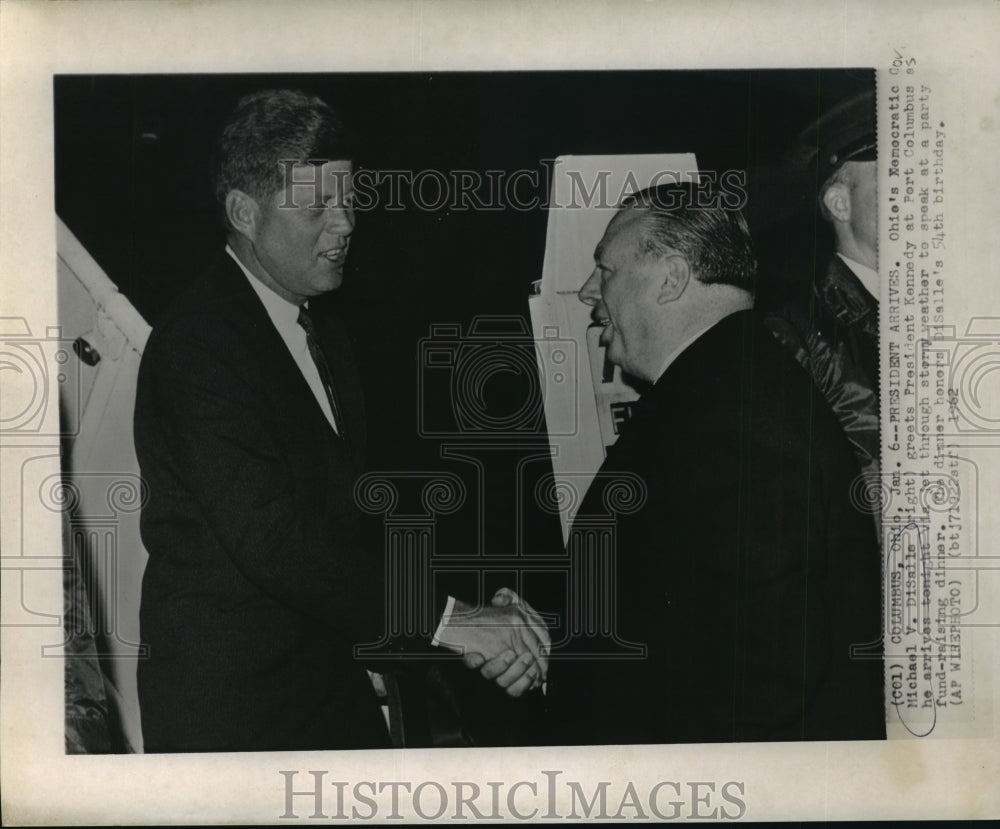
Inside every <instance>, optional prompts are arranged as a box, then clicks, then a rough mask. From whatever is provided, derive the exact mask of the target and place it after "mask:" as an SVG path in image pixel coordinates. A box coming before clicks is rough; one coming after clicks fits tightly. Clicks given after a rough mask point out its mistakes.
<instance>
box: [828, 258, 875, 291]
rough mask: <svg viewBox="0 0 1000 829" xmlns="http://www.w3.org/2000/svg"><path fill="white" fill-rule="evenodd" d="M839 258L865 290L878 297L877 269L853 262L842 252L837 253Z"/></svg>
mask: <svg viewBox="0 0 1000 829" xmlns="http://www.w3.org/2000/svg"><path fill="white" fill-rule="evenodd" d="M837 256H839V257H840V258H841V259H843V260H844V264H845V265H847V267H849V268H850V269H851V270H852V271H853V272H854V275H855V276H856V277H857V278H858V281H859V282H861V284H862V285H864V286H865V290H866V291H868V293H870V294H871V295H872V296H873V297H874V298H875V299H878V295H879V279H878V271H875V270H872V269H871V268H869V267H868V266H867V265H862V264H861V263H860V262H855V261H854V260H853V259H851V258H850V257H847V256H844V254H842V253H838V254H837Z"/></svg>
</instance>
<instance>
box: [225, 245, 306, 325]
mask: <svg viewBox="0 0 1000 829" xmlns="http://www.w3.org/2000/svg"><path fill="white" fill-rule="evenodd" d="M226 253H228V254H229V255H230V256H231V257H232V258H233V261H234V262H235V263H236V264H237V265H239V266H240V270H241V271H243V275H244V276H246V278H247V280H248V281H249V282H250V287H251V288H253V289H254V291H255V292H256V294H257V296H259V297H260V301H261V302H263V303H264V309H265V310H266V311H267V315H268V316H269V317H270V318H271V322H273V323H274V325H275V327H276V328H277V329H278V330H279V331H282V330H288V329H289V328H290V327H291V326H294V325H298V321H299V306H298V305H295V304H294V303H292V302H289V301H288V300H287V299H285V298H284V297H280V296H278V295H277V294H276V293H275V292H274V291H272V290H271V289H270V288H268V287H267V285H265V284H264V283H263V282H261V281H260V280H259V279H258V278H257V277H256V276H254V275H253V274H252V273H251V272H250V271H249V270H248V269H247V266H246V265H244V264H243V263H242V262H241V261H240V258H239V257H238V256H237V255H236V251H234V250H233V249H232V248H231V247H230V246H229V245H226Z"/></svg>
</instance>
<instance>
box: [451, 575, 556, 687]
mask: <svg viewBox="0 0 1000 829" xmlns="http://www.w3.org/2000/svg"><path fill="white" fill-rule="evenodd" d="M437 641H438V643H439V644H440V645H442V646H443V647H446V648H448V649H449V650H451V651H454V652H456V653H460V654H462V661H463V662H464V663H465V665H466V667H468V668H470V669H472V670H476V669H478V670H479V672H480V673H481V674H482V675H483V676H484V677H485V678H486V679H489V680H492V681H494V682H496V684H497V685H499V686H500V687H501V688H503V689H504V690H505V691H506V692H507V693H508V694H509V695H510V696H512V697H519V696H521V695H522V694H523V693H525V692H526V691H530V690H532V689H534V688H539V687H542V686H543V685H544V683H545V679H546V676H547V674H548V669H549V648H550V647H551V645H552V642H551V640H550V639H549V632H548V630H547V629H546V627H545V622H543V621H542V617H541V616H539V615H538V612H537V611H536V610H535V609H534V608H532V607H531V606H530V605H529V604H528V603H527V602H525V601H523V600H521V599H519V598H518V596H517V594H516V593H515V592H514V591H513V590H510V589H509V588H507V587H501V588H500V589H499V590H498V591H497V592H496V593H495V594H494V596H493V598H492V600H491V601H490V604H488V605H484V606H482V607H473V606H472V605H468V604H466V603H465V602H461V601H458V600H456V601H455V604H454V607H453V608H452V612H451V616H450V618H449V619H448V620H447V621H446V622H444V624H443V625H442V626H441V629H440V630H439V631H438V634H437Z"/></svg>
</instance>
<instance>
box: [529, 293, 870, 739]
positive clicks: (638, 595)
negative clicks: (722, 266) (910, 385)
mask: <svg viewBox="0 0 1000 829" xmlns="http://www.w3.org/2000/svg"><path fill="white" fill-rule="evenodd" d="M602 471H603V472H604V473H605V476H610V477H613V476H614V473H615V472H621V471H625V472H631V473H637V474H638V475H639V476H640V477H641V478H642V480H643V482H644V483H645V487H646V490H647V492H646V501H645V504H644V506H643V507H642V508H640V509H638V510H637V511H636V512H634V513H632V514H624V515H618V516H617V526H616V544H615V546H614V547H613V548H612V551H611V555H612V556H613V558H614V565H615V566H616V567H617V576H618V589H617V596H616V605H615V607H616V608H617V610H616V614H617V618H616V633H617V635H618V636H619V637H621V638H623V639H625V640H629V641H631V642H637V643H643V644H645V646H646V648H647V656H646V658H645V659H641V660H634V661H625V662H609V661H605V660H601V659H596V660H595V659H591V660H570V661H561V660H560V659H558V658H556V659H555V660H554V661H553V663H552V667H551V669H550V674H549V677H550V680H551V682H550V685H551V707H552V710H553V715H554V717H556V718H557V720H558V721H559V723H560V726H561V735H560V737H558V738H557V739H559V740H560V741H563V742H568V743H670V742H713V741H719V742H722V741H738V740H749V741H757V740H802V739H813V740H815V739H873V738H881V737H884V735H885V726H884V719H885V718H884V705H883V688H882V677H883V670H882V664H881V661H880V660H867V661H858V660H852V659H851V658H850V656H849V648H850V646H851V645H852V644H864V643H871V642H873V641H876V640H878V638H879V635H880V584H881V580H880V559H879V552H878V550H877V549H876V544H875V540H874V536H873V533H872V531H871V519H870V517H868V516H866V515H863V514H861V513H859V512H858V511H856V510H855V509H854V508H853V507H852V505H851V503H850V499H849V489H850V485H851V481H852V479H853V478H854V476H855V475H856V472H857V468H856V465H855V462H854V460H853V457H852V455H851V452H850V449H849V448H848V445H847V443H846V441H845V439H844V436H843V434H842V433H841V430H840V428H839V427H838V425H837V422H836V420H835V418H834V417H833V415H832V413H831V412H830V411H829V409H828V407H827V406H826V404H825V402H824V401H823V399H822V397H821V396H820V395H819V393H818V392H817V391H816V389H815V388H814V387H813V384H812V382H811V381H810V379H809V377H808V376H807V375H806V374H805V373H804V372H803V370H802V369H801V368H800V367H799V366H798V365H797V364H796V363H795V362H794V360H793V359H792V358H791V357H790V356H789V355H787V354H786V353H785V352H784V351H783V349H782V348H781V346H780V345H779V344H778V343H777V342H776V341H775V340H774V338H773V337H772V336H771V335H770V334H769V333H768V332H767V331H766V330H765V329H764V328H763V327H762V326H761V325H759V324H758V322H757V320H756V317H755V314H754V313H753V312H741V313H737V314H733V315H731V316H729V317H727V318H725V319H724V320H722V321H721V322H719V323H718V324H717V325H716V326H714V327H713V328H712V329H710V330H709V331H708V332H707V333H705V334H704V335H703V336H701V337H700V338H699V339H698V340H697V341H695V342H694V343H693V344H692V345H691V346H690V347H688V348H687V349H686V350H685V351H684V352H682V353H681V355H680V356H679V357H678V358H677V360H676V361H675V362H674V363H673V364H672V365H671V366H670V367H669V368H668V369H667V371H666V372H665V374H664V375H663V377H661V379H660V380H659V382H658V383H656V384H655V386H653V387H652V388H651V389H650V390H649V391H647V392H646V393H645V394H644V395H643V397H642V399H641V401H640V402H639V403H638V404H637V406H636V408H635V409H634V412H633V416H632V419H631V420H630V421H629V422H628V423H627V425H626V426H625V427H624V428H623V429H622V433H621V436H620V439H619V441H618V443H617V444H616V445H615V446H614V447H612V448H611V450H610V451H609V453H608V457H607V459H606V462H605V464H604V466H603V468H602ZM605 476H602V478H604V477H605ZM601 489H602V487H601V486H600V485H597V486H592V487H591V489H590V490H589V491H588V493H587V495H586V497H585V499H584V502H583V504H582V505H581V509H580V517H578V519H577V525H576V526H575V527H574V532H576V530H577V527H578V526H579V525H580V524H581V523H582V520H581V519H582V518H586V517H588V516H589V517H591V518H594V517H595V516H597V517H600V516H601V515H602V514H604V513H605V512H606V508H605V506H604V504H603V502H602V492H601ZM570 543H571V544H572V543H574V542H573V538H572V537H571V541H570ZM571 644H573V645H575V649H576V650H577V651H582V650H583V648H584V647H585V645H586V640H582V639H577V640H576V641H575V643H571Z"/></svg>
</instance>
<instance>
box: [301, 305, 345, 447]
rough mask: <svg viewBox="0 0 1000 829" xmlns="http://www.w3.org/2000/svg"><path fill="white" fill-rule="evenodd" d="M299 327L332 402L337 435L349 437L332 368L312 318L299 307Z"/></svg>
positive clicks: (327, 397)
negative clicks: (327, 360) (321, 347)
mask: <svg viewBox="0 0 1000 829" xmlns="http://www.w3.org/2000/svg"><path fill="white" fill-rule="evenodd" d="M299 325H301V326H302V330H303V331H305V332H306V345H308V346H309V354H310V355H311V356H312V359H313V362H314V363H315V364H316V369H317V370H318V371H319V379H320V380H321V381H322V383H323V388H324V389H325V390H326V399H327V400H328V401H329V402H330V411H332V412H333V422H334V423H336V424H337V429H336V431H337V434H338V435H340V437H341V438H346V437H347V432H346V430H345V428H344V417H343V415H342V414H341V413H340V406H339V405H337V390H336V388H335V387H334V385H333V375H332V374H331V373H330V366H329V365H328V364H327V362H326V357H325V356H323V352H322V350H321V349H320V347H319V340H318V339H317V337H316V327H315V325H313V321H312V318H311V317H310V316H309V313H308V312H307V311H306V309H305V308H303V307H301V306H300V307H299Z"/></svg>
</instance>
